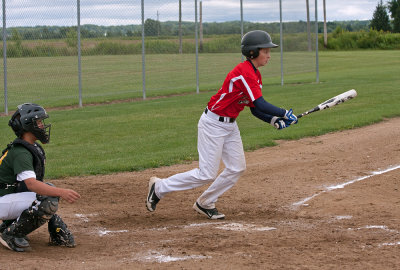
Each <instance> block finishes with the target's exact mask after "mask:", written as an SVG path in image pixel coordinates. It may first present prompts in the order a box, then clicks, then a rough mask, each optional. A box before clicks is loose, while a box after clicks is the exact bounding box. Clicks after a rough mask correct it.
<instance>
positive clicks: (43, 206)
mask: <svg viewBox="0 0 400 270" xmlns="http://www.w3.org/2000/svg"><path fill="white" fill-rule="evenodd" d="M36 197H37V199H38V201H40V204H39V205H36V206H34V208H36V210H37V211H36V214H37V215H38V216H40V217H42V218H45V219H50V218H51V217H52V216H53V215H54V214H55V213H56V212H57V210H58V201H59V198H58V197H46V196H41V195H37V196H36Z"/></svg>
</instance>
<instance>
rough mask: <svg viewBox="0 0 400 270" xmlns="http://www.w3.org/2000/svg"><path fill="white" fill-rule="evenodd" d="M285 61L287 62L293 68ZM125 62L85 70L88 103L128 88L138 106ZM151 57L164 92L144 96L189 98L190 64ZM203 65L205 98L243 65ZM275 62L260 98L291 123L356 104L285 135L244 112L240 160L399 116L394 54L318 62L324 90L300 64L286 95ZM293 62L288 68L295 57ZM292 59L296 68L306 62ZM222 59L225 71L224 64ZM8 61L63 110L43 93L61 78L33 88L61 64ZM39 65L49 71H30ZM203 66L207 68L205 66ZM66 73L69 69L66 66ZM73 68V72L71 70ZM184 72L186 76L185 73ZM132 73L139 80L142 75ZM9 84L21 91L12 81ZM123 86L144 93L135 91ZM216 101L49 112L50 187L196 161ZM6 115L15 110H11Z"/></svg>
mask: <svg viewBox="0 0 400 270" xmlns="http://www.w3.org/2000/svg"><path fill="white" fill-rule="evenodd" d="M232 56H235V57H232ZM289 56H290V55H289V54H288V55H287V57H288V58H286V59H285V61H287V62H290V60H291V58H290V57H289ZM129 57H131V56H126V57H125V56H124V57H119V58H118V57H111V56H110V57H106V56H104V58H107V59H108V60H107V61H101V60H99V59H97V60H96V64H94V65H91V67H90V72H91V73H90V75H89V74H87V75H85V76H87V77H86V78H85V79H84V80H85V81H86V80H89V79H90V80H93V82H94V83H97V89H98V90H96V91H94V90H93V93H91V94H90V95H89V94H87V99H88V100H90V99H91V98H92V97H94V96H101V95H104V100H107V99H109V97H107V94H106V92H107V90H108V91H109V90H110V89H113V86H115V87H116V88H118V89H124V87H125V88H126V89H127V90H126V91H125V92H124V90H118V91H120V93H119V96H118V98H128V97H132V95H133V93H135V95H137V96H138V97H140V96H141V82H140V79H139V78H137V80H136V81H135V79H132V78H133V76H132V71H126V70H125V69H126V68H127V66H128V64H127V62H129V61H127V62H123V63H119V62H118V59H119V60H121V59H122V58H129ZM153 57H154V59H152V60H154V65H155V66H154V68H155V69H154V70H153V69H152V66H151V65H150V66H149V70H151V72H152V73H154V75H152V76H151V75H149V77H150V78H157V80H154V81H152V82H151V83H149V85H148V87H149V88H150V89H152V88H154V89H157V88H158V87H159V86H158V85H162V86H165V89H166V90H164V91H161V90H154V91H150V93H151V95H161V94H171V93H179V92H184V89H183V88H186V87H183V88H182V89H174V85H178V82H179V83H181V81H183V82H184V83H183V84H185V83H186V84H187V86H188V87H187V88H188V89H189V88H190V87H192V85H194V82H193V80H194V81H195V77H194V75H193V76H192V77H190V76H189V74H194V71H193V70H194V62H192V60H191V59H189V56H187V55H186V56H185V57H187V59H186V60H179V61H178V60H174V58H173V56H168V55H166V56H153ZM202 57H204V58H205V59H202V60H203V63H204V64H203V65H202V66H201V68H202V69H205V71H206V73H204V74H205V75H203V77H202V78H201V80H202V81H201V82H203V85H204V84H206V85H207V87H204V88H203V89H204V90H206V89H215V91H216V90H217V89H218V88H219V87H220V85H221V84H222V81H223V79H224V78H225V75H226V73H227V72H228V71H229V70H230V68H231V67H232V66H233V65H235V64H236V63H238V61H240V56H238V55H230V56H228V55H207V56H202ZM273 57H274V59H273V61H272V62H271V63H270V65H268V66H266V67H263V68H261V71H262V74H263V80H264V83H263V85H264V87H263V93H264V97H265V98H266V99H267V100H268V101H270V102H271V103H273V104H275V105H277V106H281V107H285V108H293V109H294V111H295V113H301V112H303V111H305V110H308V109H310V108H312V107H314V106H315V105H317V104H319V103H321V102H322V101H324V100H326V99H328V98H330V97H332V96H335V95H337V94H340V93H342V92H344V91H347V90H349V89H352V88H354V89H356V90H357V92H358V97H357V98H356V99H353V100H350V101H348V102H346V103H344V104H341V105H339V106H337V107H335V108H333V109H329V110H325V111H322V112H317V113H314V114H312V115H310V116H307V117H304V118H302V119H301V120H300V121H299V124H297V125H295V126H293V127H290V128H288V129H284V130H281V131H278V130H275V129H274V128H272V127H271V126H270V125H268V124H266V123H264V122H262V121H260V120H258V119H256V118H254V117H253V116H252V115H251V113H250V111H249V110H248V109H245V110H244V111H243V112H242V113H241V114H240V116H239V118H238V124H239V127H240V130H241V134H242V139H243V143H244V146H245V149H246V150H253V149H257V148H259V147H264V146H272V145H274V140H278V139H298V138H301V137H304V136H316V135H320V134H324V133H327V132H331V131H337V130H344V129H351V128H355V127H360V126H363V125H369V124H372V123H375V122H378V121H381V120H382V119H384V118H388V117H395V116H400V89H399V88H400V87H399V86H400V76H399V73H400V51H351V52H322V53H321V54H320V83H315V82H314V81H315V73H313V67H312V65H311V66H310V64H306V66H305V67H304V68H303V71H304V72H299V73H297V72H296V70H298V67H300V68H301V63H299V61H298V59H296V61H297V65H299V66H298V67H297V68H296V69H295V70H292V71H290V72H288V73H289V75H286V76H285V85H284V86H281V85H280V65H279V55H278V54H274V55H273ZM292 57H293V59H294V58H295V57H296V54H293V55H292ZM298 57H299V58H302V56H298ZM313 57H314V55H310V54H309V55H308V57H306V58H307V59H306V61H315V58H313ZM223 58H225V61H222V59H223ZM233 58H235V59H233ZM165 59H166V60H165ZM310 59H311V60H310ZM313 59H314V60H313ZM13 60H18V61H21V63H19V65H16V66H23V67H26V69H25V70H22V71H21V70H19V69H18V72H20V73H21V74H24V76H23V78H24V79H23V80H20V81H21V82H20V84H19V87H21V91H22V89H23V87H26V85H24V84H28V85H32V86H34V87H36V88H37V89H39V88H40V89H42V90H41V91H42V92H40V97H41V98H40V99H39V100H38V101H36V102H39V103H41V104H43V105H44V106H47V107H55V106H59V105H65V104H63V102H62V101H60V99H57V97H58V95H57V93H54V92H53V89H52V88H49V85H52V84H56V83H57V84H60V85H62V84H63V82H64V81H62V82H60V81H57V78H54V79H53V81H52V82H49V81H43V80H40V79H38V80H35V78H36V76H35V74H36V72H39V71H38V69H43V70H45V69H46V68H49V69H54V71H55V72H57V70H56V68H57V66H58V65H57V63H61V62H63V61H65V59H59V58H55V59H52V58H46V59H45V58H41V59H36V58H29V59H13ZM35 60H36V61H38V60H39V61H45V60H46V61H47V62H41V63H39V62H36V63H35ZM48 60H52V62H51V63H53V64H54V65H51V67H50V66H49V65H50V62H48ZM103 60H104V59H103ZM164 60H165V61H164ZM57 61H60V62H57ZM121 61H122V60H121ZM206 61H208V63H209V65H205V63H207V62H206ZM63 63H64V64H65V65H68V63H66V62H63ZM69 64H72V61H71V62H70V63H69ZM161 64H162V65H168V64H170V65H176V68H177V70H176V72H171V73H170V74H159V73H158V72H159V70H157V69H156V67H157V66H160V65H161ZM289 64H290V63H288V65H289ZM46 65H47V66H46ZM184 65H187V66H184ZM16 66H15V67H16ZM227 66H230V67H229V68H228V67H227ZM293 66H296V64H293ZM182 67H185V68H183V71H182ZM289 67H290V65H289ZM160 69H161V70H162V68H160ZM29 70H31V72H29ZM106 71H107V72H106ZM308 71H309V72H308ZM23 72H26V74H25V73H23ZM43 72H44V71H43ZM102 72H103V73H102ZM137 72H138V73H141V71H140V70H137ZM107 74H114V76H113V77H112V78H109V81H108V80H105V79H104V78H103V80H102V76H103V77H104V76H106V75H107ZM207 74H208V75H207ZM110 76H111V75H110ZM140 76H141V75H140ZM71 78H72V74H71ZM96 78H97V79H96ZM116 78H117V79H116ZM13 80H16V81H17V77H15V78H13ZM26 81H29V83H27V82H26ZM129 85H132V88H137V89H140V90H137V91H136V92H135V91H131V90H129V89H130V86H129ZM186 90H187V89H185V91H186ZM60 91H61V90H60ZM215 91H202V92H201V93H200V94H195V93H194V92H195V88H194V87H193V91H191V92H193V94H188V95H182V96H174V97H168V98H160V99H147V100H145V101H137V102H129V103H119V104H109V105H99V106H84V107H83V108H80V109H75V110H51V111H50V112H49V113H50V120H51V123H52V130H51V143H50V144H48V145H46V146H45V150H46V153H47V178H60V177H67V176H76V175H90V174H107V173H112V172H120V171H134V170H142V169H145V168H151V167H158V166H164V165H171V164H175V163H179V162H186V161H191V160H196V159H197V149H196V138H197V121H198V119H199V117H200V115H201V113H202V111H203V109H204V108H205V106H206V103H207V102H208V100H209V98H210V97H211V96H212V95H213V94H214V93H215ZM31 95H32V93H31V92H29V89H28V90H26V92H25V91H23V92H22V98H26V99H28V98H29V97H30V96H31ZM151 95H149V96H151ZM94 100H96V99H95V98H93V100H92V101H94ZM104 100H103V101H104ZM24 101H25V100H24ZM24 101H21V102H24ZM29 101H30V100H29ZM97 101H100V100H97ZM10 110H13V109H12V107H10ZM9 117H10V116H7V117H4V116H3V117H1V118H0V142H1V143H2V145H3V146H4V147H5V146H6V144H7V143H8V142H10V141H11V140H12V139H13V138H14V136H13V133H12V131H11V129H10V128H9V127H8V126H7V122H8V119H9Z"/></svg>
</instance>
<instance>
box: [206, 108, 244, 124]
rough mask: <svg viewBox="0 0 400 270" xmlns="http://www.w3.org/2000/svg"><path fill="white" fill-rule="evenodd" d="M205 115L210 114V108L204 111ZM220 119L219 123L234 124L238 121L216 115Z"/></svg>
mask: <svg viewBox="0 0 400 270" xmlns="http://www.w3.org/2000/svg"><path fill="white" fill-rule="evenodd" d="M204 113H205V114H207V113H208V108H206V109H205V110H204ZM214 115H216V116H217V117H218V121H220V122H229V123H233V122H235V121H236V118H231V117H224V116H219V115H218V114H215V113H214Z"/></svg>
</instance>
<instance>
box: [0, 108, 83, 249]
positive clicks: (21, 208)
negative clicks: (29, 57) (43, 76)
mask: <svg viewBox="0 0 400 270" xmlns="http://www.w3.org/2000/svg"><path fill="white" fill-rule="evenodd" d="M48 117H49V116H48V114H47V113H46V111H45V109H44V108H43V107H41V106H39V105H37V104H33V103H24V104H21V105H19V106H18V109H17V111H16V112H15V113H14V114H13V116H12V117H11V120H10V121H9V123H8V125H9V126H10V127H11V128H12V130H13V131H14V132H15V134H16V135H17V138H16V139H15V140H14V141H13V142H12V143H10V144H9V145H7V148H6V149H4V151H3V153H2V156H1V158H0V219H1V220H2V221H3V223H2V224H1V225H0V242H1V244H3V245H4V246H5V247H7V248H9V249H11V250H14V251H19V252H23V251H27V250H29V249H30V245H29V242H28V238H27V235H28V234H29V233H31V232H32V231H34V230H36V229H37V228H39V227H40V226H42V225H43V224H45V223H46V222H48V231H49V233H50V244H51V245H57V246H67V247H74V246H75V240H74V237H73V235H72V233H71V232H70V230H69V229H68V228H67V225H66V224H65V223H64V222H63V220H62V219H61V218H60V216H58V215H56V211H57V209H58V202H59V198H62V199H64V200H66V201H67V202H69V203H74V202H75V201H76V200H78V199H79V198H80V195H79V194H78V193H77V192H76V191H74V190H71V189H63V188H57V187H55V186H54V185H53V184H51V183H43V177H44V171H45V159H46V156H45V153H44V150H43V148H42V147H41V145H40V144H39V143H36V140H40V141H41V142H42V143H43V144H46V143H48V142H49V140H50V127H51V125H50V124H48V125H45V123H44V119H46V118H48Z"/></svg>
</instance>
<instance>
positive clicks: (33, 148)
mask: <svg viewBox="0 0 400 270" xmlns="http://www.w3.org/2000/svg"><path fill="white" fill-rule="evenodd" d="M13 145H22V146H23V147H25V148H26V149H27V150H28V151H29V152H30V153H31V154H32V157H33V169H34V171H35V174H36V179H37V180H39V181H43V178H44V164H45V160H46V155H45V153H44V150H43V148H42V146H41V145H40V144H38V143H35V144H30V143H28V142H27V141H24V140H22V139H20V138H17V139H15V140H14V141H13V142H12V143H10V144H8V145H7V148H6V149H4V150H3V154H4V153H5V152H6V151H8V150H10V149H11V147H12V146H13Z"/></svg>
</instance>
